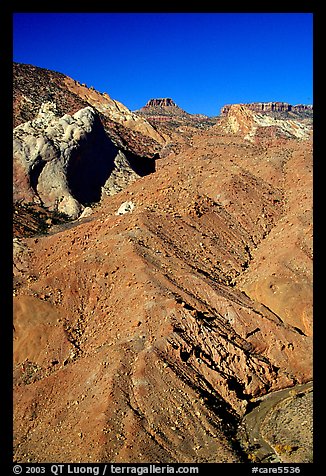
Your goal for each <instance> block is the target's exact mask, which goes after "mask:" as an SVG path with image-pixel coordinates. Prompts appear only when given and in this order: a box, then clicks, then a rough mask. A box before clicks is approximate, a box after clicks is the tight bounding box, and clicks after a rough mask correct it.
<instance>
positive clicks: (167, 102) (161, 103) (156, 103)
mask: <svg viewBox="0 0 326 476" xmlns="http://www.w3.org/2000/svg"><path fill="white" fill-rule="evenodd" d="M149 107H179V106H177V105H176V103H175V102H174V101H173V100H172V99H171V98H156V99H150V100H149V101H148V102H147V103H146V104H145V106H144V108H145V109H147V108H149Z"/></svg>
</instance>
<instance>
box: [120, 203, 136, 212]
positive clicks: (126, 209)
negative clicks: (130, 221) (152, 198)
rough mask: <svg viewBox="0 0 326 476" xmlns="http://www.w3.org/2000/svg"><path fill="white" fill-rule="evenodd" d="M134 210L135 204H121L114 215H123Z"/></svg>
mask: <svg viewBox="0 0 326 476" xmlns="http://www.w3.org/2000/svg"><path fill="white" fill-rule="evenodd" d="M134 208H135V204H134V203H133V202H123V203H122V204H121V205H120V207H119V209H118V211H117V212H116V215H125V214H126V213H131V212H132V211H133V209H134Z"/></svg>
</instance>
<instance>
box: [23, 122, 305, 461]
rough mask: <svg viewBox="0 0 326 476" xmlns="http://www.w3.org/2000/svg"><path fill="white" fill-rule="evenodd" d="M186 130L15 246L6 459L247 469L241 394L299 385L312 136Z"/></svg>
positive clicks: (249, 395)
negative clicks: (100, 194)
mask: <svg viewBox="0 0 326 476" xmlns="http://www.w3.org/2000/svg"><path fill="white" fill-rule="evenodd" d="M187 131H188V132H187V134H188V136H187V137H186V138H185V136H183V137H181V138H180V141H179V142H176V141H177V139H176V137H177V136H176V135H175V136H174V141H175V142H174V143H173V144H172V146H171V148H170V151H169V150H167V151H166V154H163V157H162V158H161V159H159V160H157V163H156V171H155V173H153V174H151V175H148V176H145V177H142V178H140V179H139V180H137V181H136V182H134V183H132V184H130V185H129V186H128V188H127V189H126V190H124V191H122V192H120V193H118V194H117V195H115V196H112V197H105V198H104V199H103V200H102V202H101V203H100V204H99V205H98V206H97V207H95V208H93V212H92V214H91V215H90V216H89V217H88V218H85V219H81V220H77V221H75V222H72V223H69V224H66V225H56V226H54V227H53V228H52V231H50V234H49V235H39V236H34V237H30V238H25V239H21V240H18V241H17V243H16V254H15V263H16V267H15V290H14V294H15V296H14V302H15V304H14V305H15V310H16V312H15V322H14V325H15V342H14V345H15V353H14V364H15V374H14V379H15V394H14V395H15V396H14V403H15V430H14V434H15V459H16V460H17V461H34V462H45V461H56V462H67V461H69V462H78V461H111V462H119V461H120V462H122V461H123V462H145V461H146V462H223V461H225V462H237V461H245V460H246V455H245V454H244V453H243V451H242V450H241V449H240V446H239V444H238V442H237V440H236V431H237V426H238V424H239V422H240V420H241V418H242V416H243V415H244V414H245V412H246V409H247V407H248V404H249V403H250V401H251V399H252V398H254V397H257V396H261V395H264V394H266V393H268V392H272V391H274V390H278V389H282V388H285V387H291V386H293V385H295V384H298V383H299V384H300V383H305V382H308V381H309V380H311V378H312V362H311V360H312V337H311V313H312V310H311V307H312V306H311V281H312V270H311V220H312V219H311V208H312V203H311V199H312V198H311V141H310V140H305V141H298V140H296V139H288V138H279V137H273V136H272V137H267V138H266V137H262V138H260V139H259V141H256V142H255V143H252V142H248V141H245V140H244V139H243V137H241V136H239V135H234V134H230V133H228V132H227V131H225V130H224V129H223V124H221V125H217V126H214V127H212V128H210V129H208V130H206V131H198V130H195V129H193V130H190V129H187ZM125 202H132V204H133V205H134V208H133V209H132V211H131V212H127V213H125V214H122V215H117V211H118V209H119V208H120V206H121V205H122V204H123V203H125ZM131 208H132V207H129V210H131ZM125 210H128V207H126V208H125ZM26 336H28V345H27V344H26Z"/></svg>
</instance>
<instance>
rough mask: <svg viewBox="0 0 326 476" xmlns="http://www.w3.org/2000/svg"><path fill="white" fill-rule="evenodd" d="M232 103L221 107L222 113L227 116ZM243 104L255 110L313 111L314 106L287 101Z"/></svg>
mask: <svg viewBox="0 0 326 476" xmlns="http://www.w3.org/2000/svg"><path fill="white" fill-rule="evenodd" d="M231 106H232V104H226V105H225V106H223V107H222V109H221V115H222V116H225V115H226V114H228V112H229V110H230V108H231ZM241 106H246V108H247V109H250V110H251V111H254V112H263V113H264V112H304V111H313V106H312V105H311V104H296V105H295V106H293V105H292V104H289V103H287V102H280V101H275V102H252V103H247V104H241Z"/></svg>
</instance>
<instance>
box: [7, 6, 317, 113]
mask: <svg viewBox="0 0 326 476" xmlns="http://www.w3.org/2000/svg"><path fill="white" fill-rule="evenodd" d="M312 23H313V15H312V14H309V13H238V14H235V13H69V14H66V13H16V14H14V38H13V46H14V61H17V62H21V63H29V64H33V65H36V66H40V67H43V68H48V69H52V70H55V71H59V72H61V73H64V74H66V75H68V76H70V77H72V78H73V79H76V80H78V81H80V82H82V83H86V84H87V85H88V86H94V88H95V89H97V90H99V91H101V92H107V93H108V94H109V95H110V96H111V97H112V98H113V99H117V100H118V101H120V102H122V103H123V104H125V105H126V106H127V107H129V108H130V109H131V110H135V109H138V108H140V107H142V106H143V105H144V104H145V103H146V102H147V101H148V99H150V98H155V97H171V98H172V99H173V100H174V101H175V102H176V103H177V104H178V105H179V106H180V107H182V108H183V109H185V110H186V111H188V112H190V113H203V114H207V115H209V116H214V115H218V114H219V112H220V109H221V107H222V106H223V105H224V104H228V103H238V102H254V101H286V102H289V103H291V104H298V103H304V104H311V103H312V100H313V98H312V96H313V92H312V61H313V57H312V56H313V55H312V53H313V52H312V48H313V47H312V40H313V31H312V29H313V25H312Z"/></svg>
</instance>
